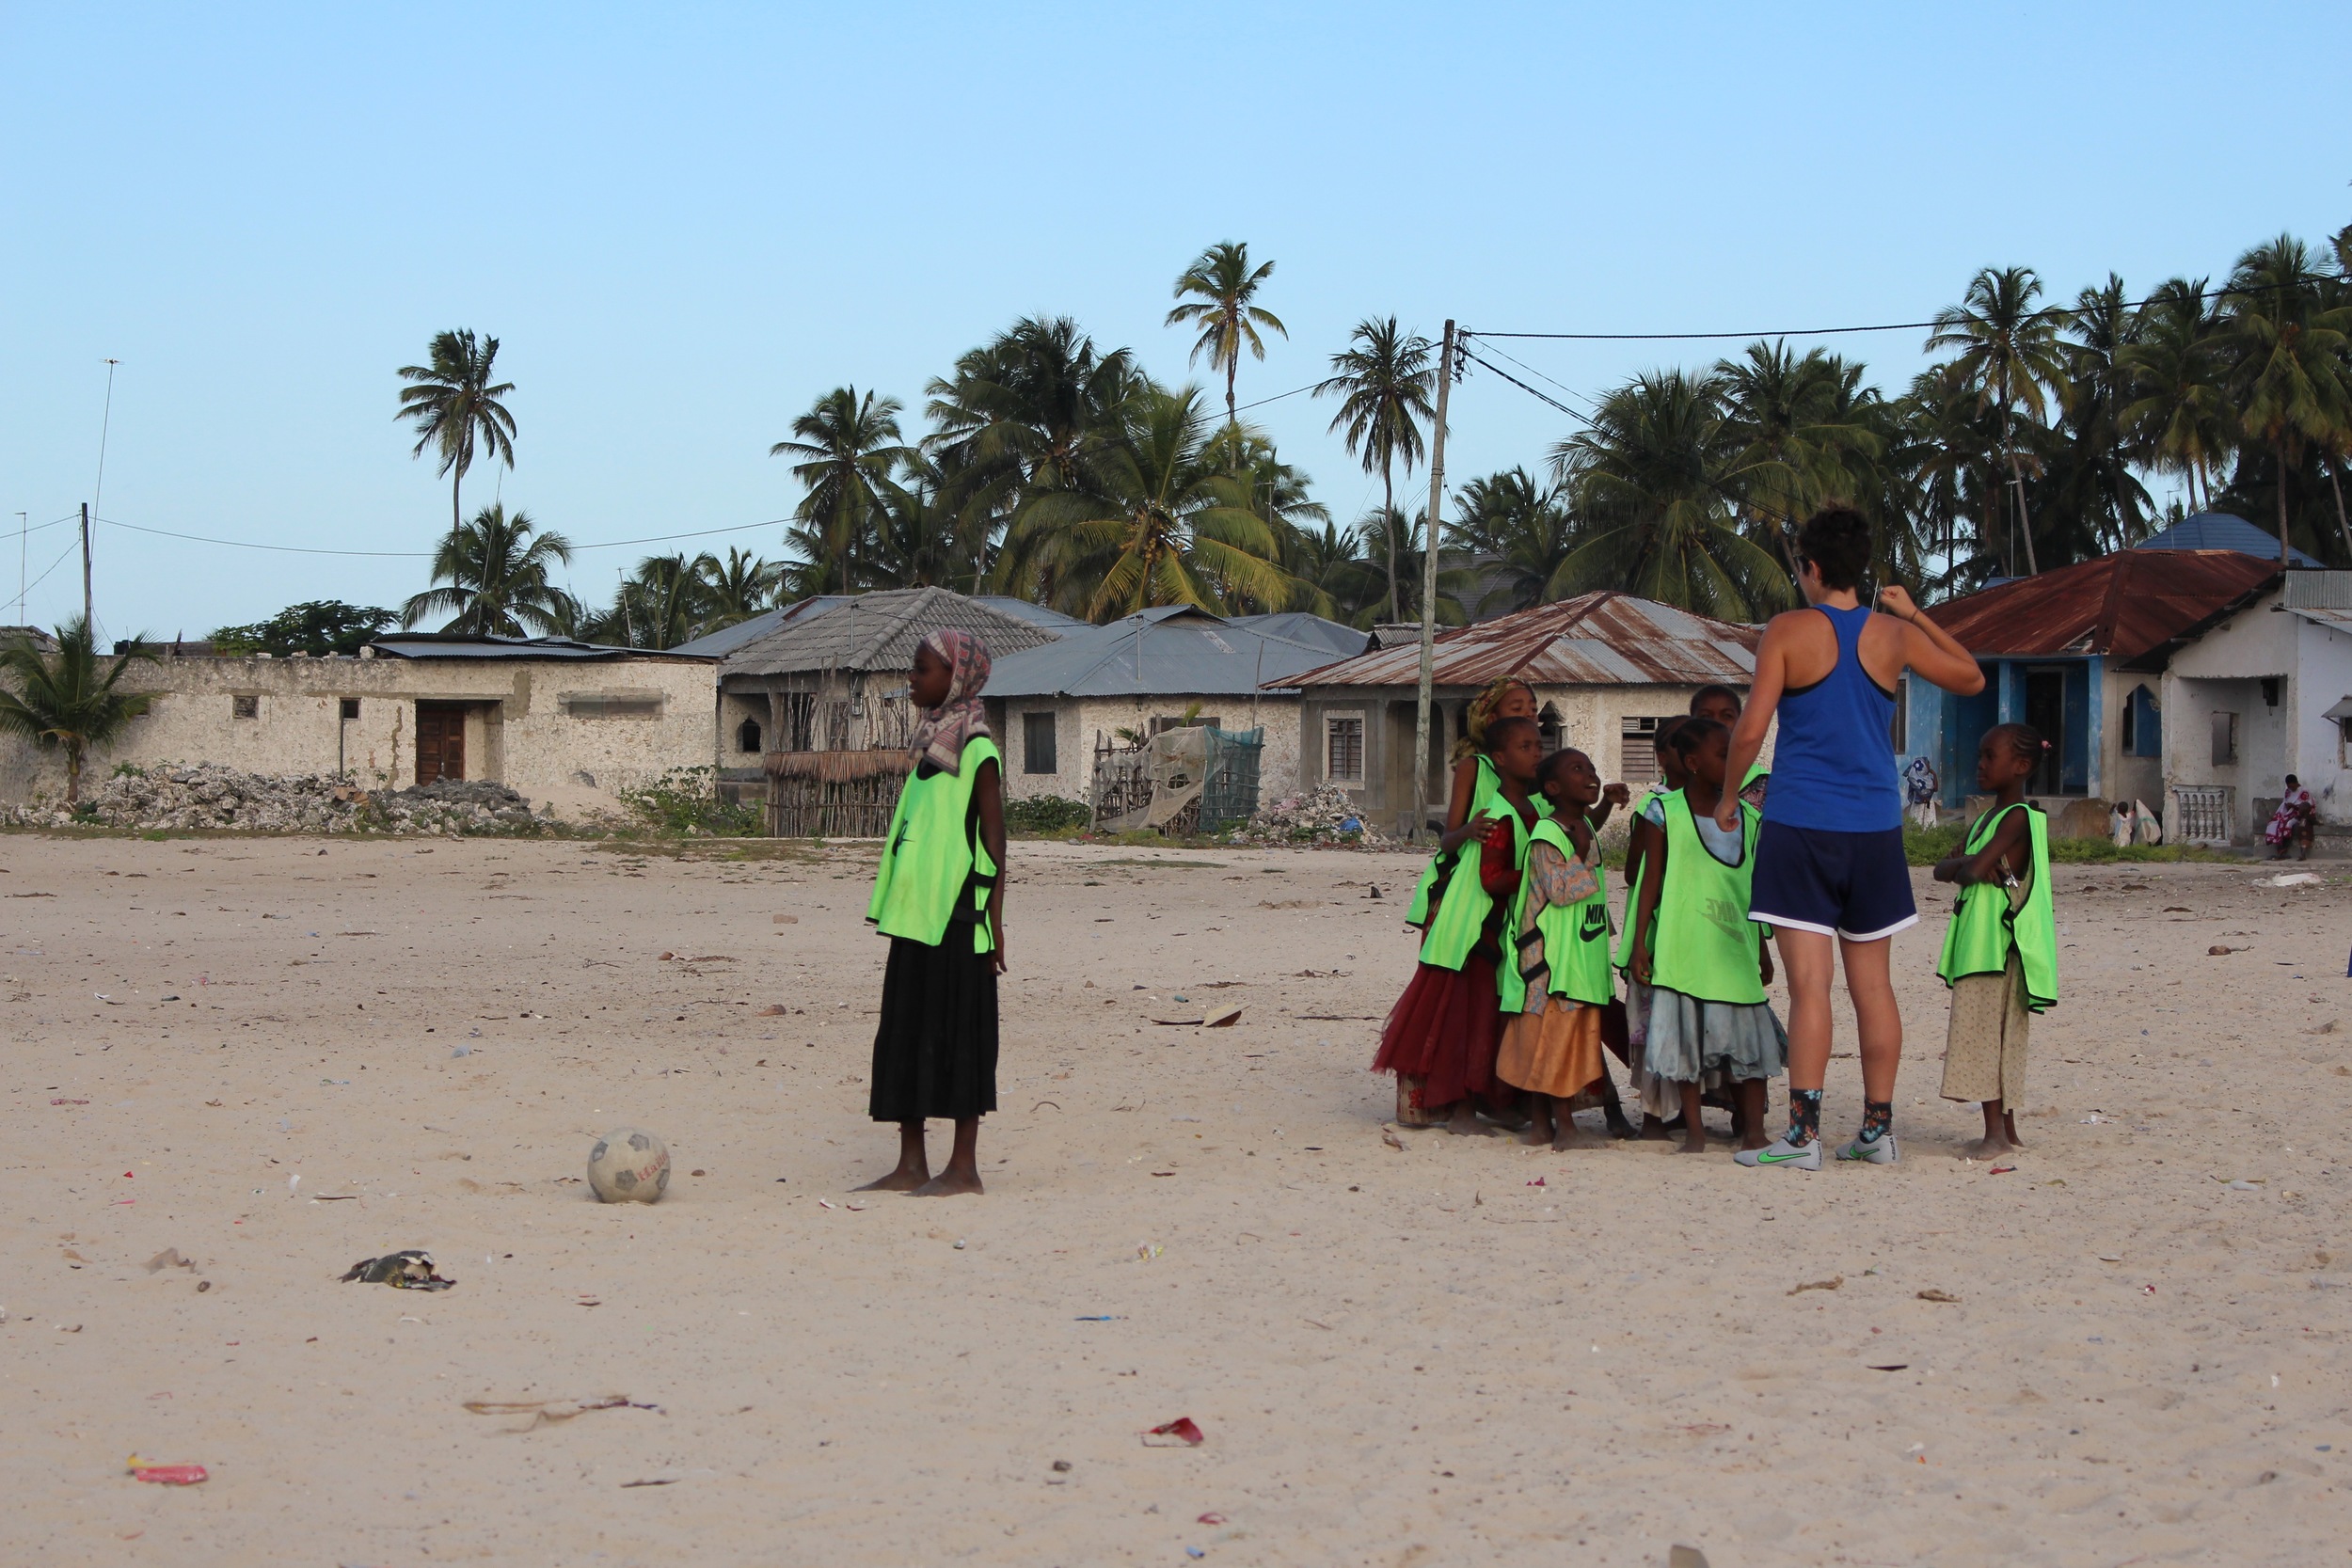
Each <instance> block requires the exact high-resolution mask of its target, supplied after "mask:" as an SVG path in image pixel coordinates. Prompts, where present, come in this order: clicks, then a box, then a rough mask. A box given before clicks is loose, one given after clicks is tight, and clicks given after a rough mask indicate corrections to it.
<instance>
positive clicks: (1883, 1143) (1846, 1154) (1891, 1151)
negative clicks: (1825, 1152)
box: [1837, 1132, 1903, 1165]
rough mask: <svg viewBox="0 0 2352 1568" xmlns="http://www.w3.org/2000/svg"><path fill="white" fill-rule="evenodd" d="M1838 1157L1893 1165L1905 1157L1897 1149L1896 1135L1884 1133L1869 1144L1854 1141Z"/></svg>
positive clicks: (1838, 1153)
mask: <svg viewBox="0 0 2352 1568" xmlns="http://www.w3.org/2000/svg"><path fill="white" fill-rule="evenodd" d="M1837 1157H1838V1158H1839V1159H1840V1160H1854V1161H1860V1162H1861V1163H1863V1164H1871V1165H1891V1164H1895V1162H1896V1161H1898V1160H1900V1159H1901V1158H1902V1157H1903V1156H1902V1150H1900V1149H1899V1148H1896V1147H1895V1134H1894V1133H1892V1132H1882V1133H1880V1134H1879V1135H1878V1136H1877V1137H1875V1138H1873V1139H1871V1140H1870V1141H1869V1142H1868V1143H1864V1142H1863V1141H1862V1140H1861V1139H1860V1138H1856V1139H1854V1141H1853V1142H1851V1143H1850V1144H1848V1145H1847V1146H1846V1147H1845V1148H1841V1149H1839V1150H1838V1151H1837Z"/></svg>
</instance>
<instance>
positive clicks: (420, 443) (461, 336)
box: [394, 327, 515, 533]
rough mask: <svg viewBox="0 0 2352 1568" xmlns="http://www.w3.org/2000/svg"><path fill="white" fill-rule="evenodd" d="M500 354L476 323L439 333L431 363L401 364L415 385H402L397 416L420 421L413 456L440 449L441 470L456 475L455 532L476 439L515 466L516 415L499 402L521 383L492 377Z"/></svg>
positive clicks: (452, 495) (452, 490)
mask: <svg viewBox="0 0 2352 1568" xmlns="http://www.w3.org/2000/svg"><path fill="white" fill-rule="evenodd" d="M498 356H499V341H498V340H497V339H496V338H484V339H482V340H481V341H478V342H477V341H475V339H474V335H473V330H472V328H470V327H460V328H458V329H457V330H456V331H454V332H437V333H435V334H434V337H433V341H432V343H431V345H430V346H429V347H427V349H426V350H425V357H426V359H427V360H429V361H430V363H428V364H423V365H403V366H402V367H401V368H400V378H401V379H402V380H403V381H406V382H410V383H413V385H411V386H409V387H407V388H404V389H403V390H402V392H401V394H400V412H399V414H397V415H396V416H394V417H395V418H397V419H403V420H412V421H414V423H415V424H416V427H417V444H416V446H415V447H413V448H412V449H410V451H409V453H408V455H409V456H411V457H421V456H422V455H423V454H424V449H425V448H427V447H437V448H439V449H440V453H441V467H440V470H439V471H440V472H442V473H445V474H447V475H449V476H450V482H449V526H450V531H451V532H453V533H454V532H455V531H457V529H458V519H459V518H460V517H461V516H462V515H463V513H462V512H461V511H460V510H459V507H458V499H457V498H458V491H459V489H460V488H461V487H462V486H463V485H464V484H465V483H466V470H467V469H469V468H470V467H473V460H474V451H475V446H476V443H477V442H478V443H480V445H482V446H484V447H486V448H487V449H488V450H489V453H490V460H491V461H492V462H493V463H495V462H499V461H501V459H503V460H504V462H505V464H506V466H507V467H509V468H512V467H514V466H515V416H514V415H512V414H510V413H508V412H507V411H506V404H503V403H501V402H500V401H499V400H500V399H501V398H502V397H504V396H506V394H507V393H509V392H511V391H513V390H514V389H515V384H514V383H513V382H511V381H501V382H498V383H495V384H493V383H492V382H491V380H490V375H491V366H492V365H494V364H495V363H497V361H498Z"/></svg>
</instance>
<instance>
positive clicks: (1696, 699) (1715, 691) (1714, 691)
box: [1691, 681, 1747, 718]
mask: <svg viewBox="0 0 2352 1568" xmlns="http://www.w3.org/2000/svg"><path fill="white" fill-rule="evenodd" d="M1709 697H1722V698H1724V699H1725V700H1727V701H1728V702H1729V703H1730V704H1731V705H1732V706H1733V707H1736V708H1742V709H1744V708H1745V707H1746V706H1747V704H1745V703H1743V702H1741V701H1740V693H1738V692H1737V691H1734V690H1733V689H1731V688H1729V687H1727V686H1725V685H1724V683H1723V682H1721V681H1708V683H1707V684H1706V685H1705V686H1702V687H1700V688H1699V689H1697V690H1696V691H1693V692H1692V693H1691V715H1692V718H1696V717H1697V716H1698V711H1699V705H1700V704H1701V703H1703V702H1705V701H1707V700H1708V698H1709Z"/></svg>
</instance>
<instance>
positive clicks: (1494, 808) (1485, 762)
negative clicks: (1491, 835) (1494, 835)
mask: <svg viewBox="0 0 2352 1568" xmlns="http://www.w3.org/2000/svg"><path fill="white" fill-rule="evenodd" d="M1476 756H1477V761H1478V775H1477V777H1476V778H1475V779H1474V780H1472V781H1471V784H1470V816H1477V815H1478V814H1479V813H1480V812H1482V811H1483V812H1486V813H1487V814H1488V815H1490V816H1507V815H1508V814H1509V813H1510V810H1511V808H1510V807H1508V806H1506V805H1504V804H1503V803H1502V774H1500V773H1498V772H1496V771H1495V765H1494V762H1493V759H1491V758H1489V757H1488V756H1487V755H1486V752H1478V753H1476ZM1533 800H1534V806H1535V815H1536V816H1550V815H1551V802H1550V801H1549V800H1546V799H1545V798H1544V797H1543V796H1541V795H1537V796H1534V797H1533ZM1470 816H1466V817H1464V818H1463V819H1462V820H1463V821H1465V822H1467V821H1469V820H1470ZM1469 849H1470V845H1468V844H1457V845H1455V846H1454V847H1453V848H1451V849H1440V850H1438V852H1437V854H1435V855H1433V856H1431V857H1430V860H1429V863H1428V864H1427V865H1425V866H1423V867H1422V871H1421V880H1420V881H1418V882H1416V883H1415V884H1413V899H1412V902H1411V903H1409V904H1407V905H1406V906H1405V924H1406V925H1407V926H1426V925H1428V924H1429V902H1430V895H1433V894H1435V893H1436V892H1437V891H1438V887H1439V886H1440V885H1441V884H1442V885H1446V886H1451V885H1452V883H1451V879H1452V878H1453V877H1454V875H1455V873H1457V872H1458V871H1459V870H1460V869H1461V861H1462V855H1463V853H1464V851H1466V850H1469ZM1477 863H1478V856H1477V855H1476V854H1475V853H1472V854H1471V855H1470V864H1471V866H1472V867H1473V869H1472V870H1471V872H1470V880H1471V881H1473V882H1475V881H1476V880H1478V873H1477V871H1476V869H1475V867H1476V865H1477Z"/></svg>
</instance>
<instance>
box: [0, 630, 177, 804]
mask: <svg viewBox="0 0 2352 1568" xmlns="http://www.w3.org/2000/svg"><path fill="white" fill-rule="evenodd" d="M146 643H147V639H146V638H144V637H135V638H133V639H131V643H130V646H131V651H130V652H129V653H127V654H119V655H118V656H116V657H115V659H114V661H113V662H112V663H111V664H109V663H107V662H106V660H104V659H103V658H102V657H99V653H98V644H97V640H96V638H95V637H94V636H93V635H92V633H91V631H90V624H89V622H88V621H87V620H86V619H84V618H81V617H78V616H77V617H75V618H74V619H73V620H71V621H68V622H67V623H66V624H65V625H63V626H59V627H58V628H57V651H56V653H54V654H44V653H42V652H41V651H40V648H39V647H37V646H35V644H34V642H33V640H32V638H31V636H30V635H28V634H26V633H24V632H19V633H17V634H16V635H15V636H14V637H11V638H9V639H8V641H6V642H0V680H5V681H6V682H7V683H8V684H7V686H0V733H6V734H8V735H16V736H23V737H24V738H25V739H27V740H29V741H31V742H32V743H33V744H34V745H36V746H39V747H40V748H41V749H42V750H44V751H52V750H56V749H57V748H60V747H62V748H63V749H64V751H65V800H66V804H67V805H68V806H72V805H76V804H78V803H79V802H80V801H81V799H82V763H83V759H84V758H86V757H87V755H88V754H89V752H90V751H91V750H92V749H93V748H96V747H101V746H104V745H106V744H108V743H109V742H111V741H112V740H113V739H114V738H115V737H116V736H119V735H120V734H121V733H122V731H123V727H124V726H125V725H127V724H129V723H130V721H132V720H134V719H136V718H137V717H138V716H139V715H140V714H142V713H145V712H146V711H147V710H148V708H149V706H150V705H152V704H153V702H154V698H153V697H151V696H150V695H148V694H147V693H146V692H143V691H118V690H116V689H115V686H116V683H117V682H119V681H120V680H121V679H122V673H123V671H125V670H127V669H129V668H130V667H131V661H132V660H133V659H135V658H151V657H154V656H153V655H152V654H150V653H147V652H145V651H144V649H145V647H146ZM8 686H12V687H14V688H15V689H13V690H9V689H8Z"/></svg>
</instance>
